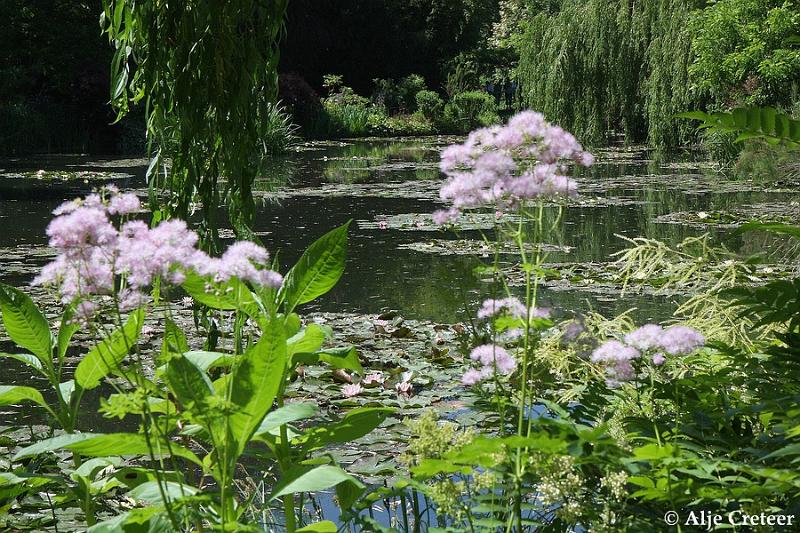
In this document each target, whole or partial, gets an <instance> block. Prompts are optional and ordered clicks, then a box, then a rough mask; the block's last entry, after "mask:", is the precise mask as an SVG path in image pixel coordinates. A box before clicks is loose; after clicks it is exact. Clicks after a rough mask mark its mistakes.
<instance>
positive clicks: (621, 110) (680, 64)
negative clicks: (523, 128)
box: [518, 0, 697, 147]
mask: <svg viewBox="0 0 800 533" xmlns="http://www.w3.org/2000/svg"><path fill="white" fill-rule="evenodd" d="M691 4H692V2H691V1H690V0H561V1H552V0H551V1H548V2H539V7H538V8H537V7H535V6H533V7H530V8H529V10H528V13H529V16H528V20H527V21H526V24H525V25H524V26H525V28H526V33H525V36H524V38H523V39H522V40H521V42H520V64H519V68H518V77H519V80H520V86H521V91H522V93H521V94H522V98H523V101H524V103H525V104H526V105H528V106H530V107H532V108H535V109H538V110H541V111H542V112H544V113H545V115H546V116H547V117H548V118H550V119H552V120H554V121H557V122H559V123H560V124H561V125H562V126H564V127H566V128H568V129H570V130H572V131H574V132H576V133H577V134H578V135H579V136H580V138H581V139H583V140H585V141H586V142H592V143H600V142H602V141H603V140H605V139H606V134H607V132H608V131H609V130H615V131H621V132H624V134H625V137H626V140H627V141H629V142H641V141H648V142H650V143H652V144H654V145H656V146H661V147H668V146H674V145H677V144H680V143H682V142H685V141H686V140H688V139H689V137H690V135H691V128H690V127H688V126H687V125H686V124H682V123H681V121H675V120H673V119H672V116H673V115H674V114H675V113H679V112H682V111H685V110H687V109H692V108H694V107H696V103H697V102H696V98H695V96H694V95H693V93H692V90H691V88H690V84H689V80H688V67H689V64H690V63H691V59H692V56H691V43H692V39H691V35H690V34H689V14H690V8H691V7H692V6H691Z"/></svg>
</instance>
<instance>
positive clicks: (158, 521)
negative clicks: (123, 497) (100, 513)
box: [86, 506, 174, 533]
mask: <svg viewBox="0 0 800 533" xmlns="http://www.w3.org/2000/svg"><path fill="white" fill-rule="evenodd" d="M156 531H158V532H159V533H168V532H170V531H174V530H173V528H172V524H171V523H170V521H169V516H168V515H167V512H166V511H165V510H164V508H163V507H162V506H148V507H143V508H140V509H131V510H130V511H127V512H125V513H122V514H118V515H117V516H115V517H113V518H109V519H108V520H104V521H102V522H98V523H96V524H95V525H93V526H92V527H90V528H89V529H87V530H86V532H87V533H154V532H156Z"/></svg>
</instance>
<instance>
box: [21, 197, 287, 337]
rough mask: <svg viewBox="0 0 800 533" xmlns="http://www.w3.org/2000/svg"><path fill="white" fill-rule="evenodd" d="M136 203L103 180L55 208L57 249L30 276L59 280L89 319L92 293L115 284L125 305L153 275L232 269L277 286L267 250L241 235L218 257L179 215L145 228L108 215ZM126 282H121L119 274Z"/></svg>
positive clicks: (137, 299)
mask: <svg viewBox="0 0 800 533" xmlns="http://www.w3.org/2000/svg"><path fill="white" fill-rule="evenodd" d="M140 210H141V205H140V203H139V199H138V198H137V197H136V195H134V194H130V193H128V194H120V193H119V191H118V190H116V189H115V188H107V189H105V190H104V191H103V192H102V194H92V195H89V196H87V197H86V198H84V199H83V200H76V201H73V202H67V203H64V204H62V205H61V206H59V207H58V208H57V209H56V210H55V211H53V213H54V214H55V215H56V218H54V219H53V220H52V221H51V222H50V224H49V226H48V227H47V235H48V237H49V238H50V246H52V247H54V248H55V249H56V250H57V251H58V256H57V257H56V259H55V260H54V261H53V262H51V263H50V264H48V265H46V266H45V267H44V268H43V270H42V272H41V274H40V275H39V276H37V277H36V278H35V279H34V280H33V284H34V285H49V286H55V287H57V289H58V291H59V293H60V295H61V299H62V301H63V302H64V303H67V304H68V303H73V302H74V303H76V306H77V313H76V315H77V318H78V319H79V320H84V321H85V320H88V319H90V318H91V316H92V315H93V314H94V313H95V312H96V310H97V304H96V302H93V301H91V298H92V297H93V296H107V295H112V294H114V293H115V290H116V288H117V287H125V288H124V289H123V290H121V291H119V293H118V297H119V305H120V308H121V309H122V310H123V311H128V310H131V309H134V308H136V307H139V306H141V305H143V304H144V303H146V302H147V300H148V297H147V295H146V294H145V292H144V291H145V289H147V288H148V287H149V286H151V285H152V283H153V281H154V280H155V279H156V278H160V279H161V280H162V281H163V282H165V283H169V284H175V285H177V284H180V283H182V282H183V281H184V279H185V272H186V271H187V270H195V271H197V272H198V273H200V274H203V275H213V276H214V278H215V280H217V281H226V280H229V279H231V278H232V277H237V278H239V279H242V280H245V281H250V282H252V283H255V284H258V285H267V286H270V287H279V286H280V284H281V283H282V278H281V276H280V274H278V273H277V272H273V271H271V270H269V269H267V268H265V267H266V265H267V261H268V259H269V255H268V254H267V251H266V250H264V249H263V248H262V247H260V246H258V245H256V244H254V243H251V242H238V243H236V244H234V245H233V246H231V247H230V248H229V249H228V250H227V251H226V252H225V253H224V254H223V256H222V257H221V258H212V257H209V256H208V255H207V254H206V253H205V252H203V251H201V250H199V249H198V248H197V243H198V237H197V234H196V233H195V232H194V231H192V230H190V229H189V228H188V227H187V225H186V222H184V221H182V220H168V221H165V222H162V223H161V224H159V225H158V226H156V227H155V228H150V227H148V226H147V224H145V223H144V222H142V221H140V220H129V221H126V222H123V223H122V224H121V226H120V227H119V228H117V226H115V224H114V221H113V220H112V217H114V216H123V217H124V216H125V215H129V214H132V213H135V212H137V211H140ZM120 276H121V277H122V278H123V279H124V283H118V279H119V277H120Z"/></svg>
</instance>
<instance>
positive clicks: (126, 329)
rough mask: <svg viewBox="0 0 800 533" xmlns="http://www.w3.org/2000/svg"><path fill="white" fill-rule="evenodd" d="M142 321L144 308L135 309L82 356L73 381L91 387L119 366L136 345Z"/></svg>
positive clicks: (95, 385)
mask: <svg viewBox="0 0 800 533" xmlns="http://www.w3.org/2000/svg"><path fill="white" fill-rule="evenodd" d="M143 323H144V310H143V309H137V310H136V311H134V312H133V313H131V314H130V316H129V317H128V320H127V322H126V323H125V325H124V326H122V327H121V328H120V329H118V330H116V331H114V332H113V333H111V335H109V336H108V337H106V338H105V339H103V340H102V341H100V343H99V344H97V346H95V347H94V348H92V350H91V351H90V352H89V353H88V354H86V356H84V358H83V359H82V360H81V362H80V363H78V367H77V368H76V369H75V381H76V383H77V384H78V385H80V386H81V387H82V388H84V389H87V390H88V389H93V388H95V387H97V386H98V385H99V384H100V380H101V379H103V378H104V377H105V376H107V375H108V374H110V373H111V372H113V371H114V370H115V369H117V368H118V367H119V364H120V363H121V362H122V360H123V359H125V356H127V355H128V352H130V351H131V349H132V348H133V347H134V346H135V345H136V340H137V339H138V338H139V333H141V331H142V325H143Z"/></svg>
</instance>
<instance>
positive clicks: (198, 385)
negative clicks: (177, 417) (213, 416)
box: [164, 356, 214, 407]
mask: <svg viewBox="0 0 800 533" xmlns="http://www.w3.org/2000/svg"><path fill="white" fill-rule="evenodd" d="M164 377H165V378H166V381H167V384H168V385H169V389H170V391H172V394H174V395H175V398H177V399H178V401H179V402H180V403H181V405H183V406H184V407H189V406H197V407H203V406H204V405H206V404H207V401H208V397H209V396H212V395H213V394H214V387H213V385H212V384H211V380H210V379H208V376H207V375H206V373H205V372H203V370H201V369H200V368H199V367H198V366H197V365H196V364H194V362H193V361H192V360H190V359H189V358H187V357H184V356H174V357H173V358H172V359H170V361H169V364H167V371H166V373H165V376H164Z"/></svg>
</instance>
